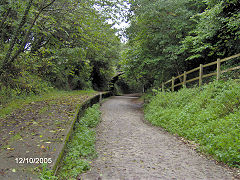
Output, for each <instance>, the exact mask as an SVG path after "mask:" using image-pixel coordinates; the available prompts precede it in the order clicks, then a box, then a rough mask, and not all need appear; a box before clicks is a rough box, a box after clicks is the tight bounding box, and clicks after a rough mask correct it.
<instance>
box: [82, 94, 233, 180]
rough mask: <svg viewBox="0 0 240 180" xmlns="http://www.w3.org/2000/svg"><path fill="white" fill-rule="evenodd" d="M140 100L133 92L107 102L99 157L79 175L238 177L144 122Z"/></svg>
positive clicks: (99, 133)
mask: <svg viewBox="0 0 240 180" xmlns="http://www.w3.org/2000/svg"><path fill="white" fill-rule="evenodd" d="M136 100H137V98H136V97H131V96H130V95H129V96H119V97H113V98H111V99H109V100H107V101H106V102H105V103H103V105H102V108H101V110H102V113H103V114H102V122H101V123H100V125H99V126H98V128H97V144H96V148H97V151H98V153H99V157H98V158H97V159H96V160H94V161H93V162H92V169H91V170H90V171H88V172H87V173H85V174H82V175H81V176H79V179H84V180H87V179H89V180H94V179H104V180H105V179H106V180H108V179H109V180H113V179H114V180H117V179H129V180H132V179H136V180H139V179H144V180H145V179H163V180H165V179H166V180H167V179H177V180H181V179H189V180H197V179H211V180H213V179H216V180H221V179H223V180H227V179H234V177H233V174H232V173H231V172H230V171H229V170H228V169H227V168H225V167H223V166H220V165H217V164H216V162H215V161H213V160H209V159H207V158H206V157H204V156H202V155H200V154H199V153H197V152H196V151H194V149H193V148H191V147H189V146H187V145H186V144H185V143H184V142H183V141H181V140H179V138H177V137H175V136H173V135H170V134H169V133H167V132H166V131H164V130H163V129H161V128H157V127H153V126H151V125H149V124H148V123H146V122H144V120H143V114H142V111H141V104H140V103H136V102H137V101H136Z"/></svg>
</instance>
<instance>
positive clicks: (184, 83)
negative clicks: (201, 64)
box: [183, 71, 187, 86]
mask: <svg viewBox="0 0 240 180" xmlns="http://www.w3.org/2000/svg"><path fill="white" fill-rule="evenodd" d="M186 81H187V72H186V71H184V76H183V86H186Z"/></svg>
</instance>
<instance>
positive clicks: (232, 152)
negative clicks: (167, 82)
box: [145, 80, 240, 167]
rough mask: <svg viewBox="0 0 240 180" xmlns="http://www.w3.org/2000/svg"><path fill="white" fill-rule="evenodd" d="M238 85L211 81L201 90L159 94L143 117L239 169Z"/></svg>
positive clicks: (235, 82) (231, 81)
mask: <svg viewBox="0 0 240 180" xmlns="http://www.w3.org/2000/svg"><path fill="white" fill-rule="evenodd" d="M239 105H240V83H239V81H238V80H230V81H228V82H223V81H220V82H212V83H209V84H208V85H205V86H203V87H201V88H198V87H196V88H191V89H190V88H189V89H187V88H183V89H181V90H179V91H178V92H158V93H157V95H156V96H155V97H153V98H151V101H150V103H149V104H147V105H146V107H145V118H146V119H147V120H149V121H150V122H151V123H152V124H154V125H157V126H162V127H163V128H165V129H167V130H168V131H170V132H171V133H174V134H178V135H179V136H183V137H185V138H188V139H189V140H193V141H195V142H196V143H198V144H200V150H202V151H204V152H207V153H209V154H211V155H212V156H213V157H215V158H216V159H217V160H219V161H222V162H224V163H227V164H228V165H230V166H235V167H240V106H239Z"/></svg>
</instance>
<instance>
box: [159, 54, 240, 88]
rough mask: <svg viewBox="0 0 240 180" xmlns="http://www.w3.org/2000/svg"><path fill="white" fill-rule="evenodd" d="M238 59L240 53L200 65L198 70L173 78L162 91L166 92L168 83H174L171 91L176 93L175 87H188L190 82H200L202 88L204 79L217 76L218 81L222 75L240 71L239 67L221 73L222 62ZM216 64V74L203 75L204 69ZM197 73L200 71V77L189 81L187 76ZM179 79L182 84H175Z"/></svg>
mask: <svg viewBox="0 0 240 180" xmlns="http://www.w3.org/2000/svg"><path fill="white" fill-rule="evenodd" d="M237 57H240V53H239V54H236V55H234V56H230V57H227V58H224V59H217V61H214V62H211V63H208V64H205V65H203V64H200V66H199V67H197V68H195V69H192V70H190V71H187V72H186V71H184V73H183V74H181V75H179V76H177V77H172V79H170V80H168V81H166V82H164V83H162V90H164V88H165V85H166V84H168V83H172V85H171V90H172V91H174V88H175V87H178V86H186V84H187V83H190V82H193V81H197V80H198V81H199V86H201V85H202V80H203V78H207V77H210V76H214V75H217V80H219V79H220V76H221V74H222V73H225V72H229V71H233V70H237V69H240V66H237V67H233V68H229V69H226V70H222V71H221V63H222V62H225V61H228V60H231V59H234V58H237ZM216 64H217V69H216V71H215V72H213V73H209V74H204V73H203V70H204V68H206V67H210V66H213V65H216ZM196 71H199V76H198V77H195V78H192V79H189V80H187V75H188V74H190V73H193V72H196ZM177 79H179V80H180V82H181V83H178V84H175V81H176V80H177ZM182 79H183V80H182Z"/></svg>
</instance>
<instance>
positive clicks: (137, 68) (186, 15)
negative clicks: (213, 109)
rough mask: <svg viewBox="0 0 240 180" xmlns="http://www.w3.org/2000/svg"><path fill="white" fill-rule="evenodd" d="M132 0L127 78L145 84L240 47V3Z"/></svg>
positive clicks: (125, 55) (125, 59)
mask: <svg viewBox="0 0 240 180" xmlns="http://www.w3.org/2000/svg"><path fill="white" fill-rule="evenodd" d="M130 2H131V8H130V13H129V17H128V18H129V21H130V22H131V25H130V27H129V28H127V30H126V32H125V33H126V36H127V37H128V38H129V41H128V43H127V46H126V48H125V50H124V53H123V54H122V58H123V60H122V62H121V63H122V67H123V70H124V71H125V74H126V76H127V78H129V79H132V80H135V81H137V82H138V83H141V84H142V86H144V87H145V88H149V89H151V88H154V87H159V86H160V84H161V83H162V82H165V81H167V80H169V79H171V77H172V76H178V75H180V74H182V73H183V72H184V71H188V70H190V69H193V68H196V67H199V65H200V64H206V63H209V62H213V61H215V60H216V59H217V58H223V57H228V56H230V55H234V54H237V53H239V51H240V48H239V45H238V44H239V41H240V39H239V37H240V36H239V34H240V31H239V29H240V21H239V19H240V18H239V17H240V13H239V12H240V11H239V8H238V7H239V6H240V1H237V0H200V1H197V0H168V1H162V0H153V1H149V0H134V1H130ZM233 64H234V63H233ZM235 64H236V63H235Z"/></svg>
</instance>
